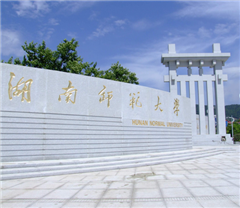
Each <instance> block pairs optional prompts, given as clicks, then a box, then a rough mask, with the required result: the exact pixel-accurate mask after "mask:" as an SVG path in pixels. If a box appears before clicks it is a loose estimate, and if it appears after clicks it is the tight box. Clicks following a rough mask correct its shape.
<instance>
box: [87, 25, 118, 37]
mask: <svg viewBox="0 0 240 208" xmlns="http://www.w3.org/2000/svg"><path fill="white" fill-rule="evenodd" d="M113 30H114V28H113V27H112V26H105V27H99V28H97V29H96V31H94V32H93V33H92V34H91V35H90V36H89V37H88V39H93V38H94V37H97V38H98V37H101V36H105V35H106V34H107V33H110V32H112V31H113Z"/></svg>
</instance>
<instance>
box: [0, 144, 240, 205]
mask: <svg viewBox="0 0 240 208" xmlns="http://www.w3.org/2000/svg"><path fill="white" fill-rule="evenodd" d="M206 148H208V147H206ZM233 148H234V149H235V150H236V151H235V152H226V153H224V154H221V155H216V156H211V157H207V158H200V159H194V160H187V161H181V162H174V163H167V164H161V165H153V166H146V167H137V168H128V169H120V170H109V171H100V172H91V173H82V174H71V175H60V176H49V177H38V178H30V179H17V180H8V181H2V182H1V189H2V191H1V199H2V200H1V203H2V204H1V205H2V208H9V207H13V208H33V207H34V208H37V207H39V208H40V207H42V208H47V207H50V208H55V207H56V208H62V207H64V208H67V207H69V208H71V207H78V208H91V207H93V208H100V207H101V208H103V207H112V208H116V207H122V208H123V207H126V208H140V207H141V208H148V207H150V208H151V207H156V208H157V207H166V208H168V207H191V208H192V207H209V208H210V207H217V208H218V207H223V208H225V207H240V194H239V192H240V180H239V175H240V162H239V158H240V157H239V156H240V155H239V147H233Z"/></svg>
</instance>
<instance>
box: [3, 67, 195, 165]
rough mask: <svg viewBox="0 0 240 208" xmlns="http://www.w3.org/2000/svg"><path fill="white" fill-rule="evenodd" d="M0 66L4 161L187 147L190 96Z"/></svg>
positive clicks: (143, 151)
mask: <svg viewBox="0 0 240 208" xmlns="http://www.w3.org/2000/svg"><path fill="white" fill-rule="evenodd" d="M0 67H1V68H0V70H1V71H0V83H1V91H0V98H1V100H0V101H1V107H0V112H1V116H0V119H1V121H0V123H1V156H2V161H3V162H14V161H33V160H47V159H71V158H87V157H101V156H115V155H130V154H140V153H154V152H163V151H173V150H183V149H190V148H192V126H191V113H190V109H191V102H190V99H189V98H186V97H184V96H178V95H177V94H176V93H173V92H171V93H169V92H164V91H160V90H156V89H151V88H148V87H143V86H138V85H133V84H127V83H122V82H117V81H111V80H106V79H100V78H94V77H87V76H83V75H76V74H71V73H64V72H58V71H53V70H46V69H38V68H32V67H24V66H17V65H11V64H0Z"/></svg>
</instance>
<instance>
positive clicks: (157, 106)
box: [155, 96, 163, 112]
mask: <svg viewBox="0 0 240 208" xmlns="http://www.w3.org/2000/svg"><path fill="white" fill-rule="evenodd" d="M161 104H162V103H160V98H159V96H158V103H157V105H155V107H156V109H155V111H156V110H157V109H158V108H159V110H160V111H161V112H162V111H163V109H161V108H160V106H159V105H161Z"/></svg>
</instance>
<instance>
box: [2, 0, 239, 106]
mask: <svg viewBox="0 0 240 208" xmlns="http://www.w3.org/2000/svg"><path fill="white" fill-rule="evenodd" d="M239 23H240V3H239V1H151V2H149V1H131V2H130V1H121V2H120V1H88V2H86V1H24V0H22V1H2V2H1V41H2V42H1V43H2V44H1V55H2V57H1V59H4V60H5V61H7V60H8V59H9V58H10V57H11V56H13V57H14V58H16V57H19V58H22V57H23V55H24V51H23V50H22V48H21V45H23V43H24V42H25V41H27V42H28V43H29V42H31V41H34V42H35V43H36V42H37V43H41V42H42V41H43V40H45V41H46V44H47V47H49V48H51V49H52V50H56V47H57V45H58V44H59V43H60V42H61V41H62V40H63V39H68V40H71V38H75V39H76V40H77V41H78V42H79V45H80V46H79V48H78V55H80V56H81V57H82V58H83V61H84V62H85V61H88V62H92V61H94V62H97V63H98V65H97V66H98V67H99V68H100V69H102V70H107V69H109V68H110V66H111V64H113V63H116V62H117V61H119V62H120V64H121V65H122V66H124V67H126V68H128V69H129V70H130V71H131V72H135V73H136V74H137V77H138V78H139V82H140V85H143V86H148V87H152V88H156V89H160V90H164V91H168V83H164V82H163V76H164V75H167V74H168V69H167V68H166V67H165V66H164V65H163V64H161V54H162V53H168V44H169V43H175V44H176V51H177V53H211V52H212V44H213V43H220V44H221V51H222V52H223V53H224V52H225V53H226V52H230V53H231V57H230V58H229V59H228V61H227V62H226V64H225V66H224V68H223V72H224V73H225V74H228V81H227V82H225V84H224V87H225V104H226V105H229V104H239V88H240V85H239V72H240V59H239V57H240V50H239V49H240V44H239V43H240V41H239V38H240V34H239V33H240V27H239V25H240V24H239ZM193 71H194V72H195V73H196V72H197V70H196V69H193ZM204 72H206V73H211V72H212V69H204ZM179 73H181V72H179ZM184 73H185V72H184Z"/></svg>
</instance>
